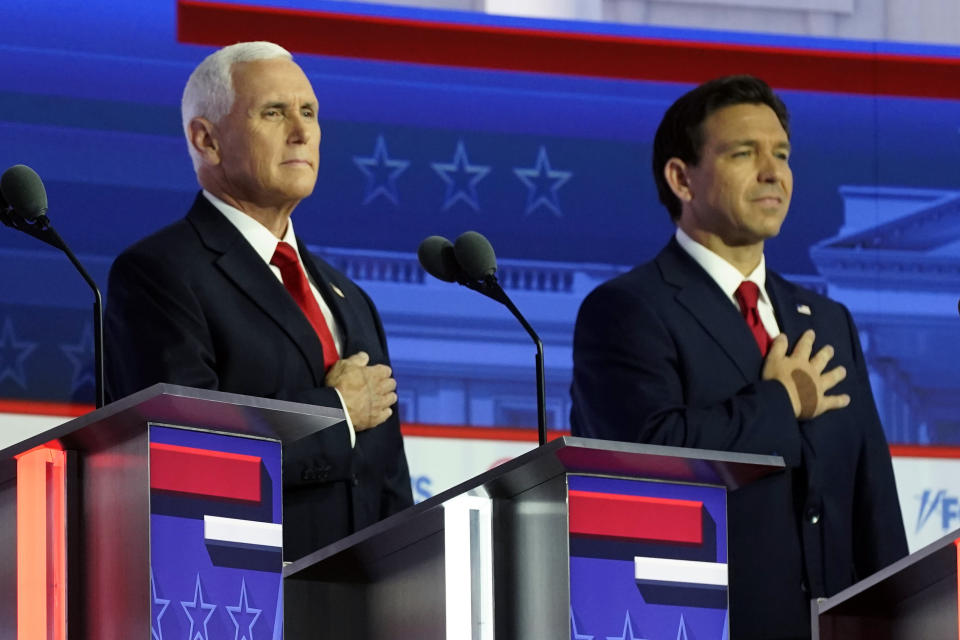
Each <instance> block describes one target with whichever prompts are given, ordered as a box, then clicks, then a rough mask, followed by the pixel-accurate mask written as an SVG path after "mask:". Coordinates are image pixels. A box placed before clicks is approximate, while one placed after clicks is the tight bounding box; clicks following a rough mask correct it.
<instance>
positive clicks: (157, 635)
mask: <svg viewBox="0 0 960 640" xmlns="http://www.w3.org/2000/svg"><path fill="white" fill-rule="evenodd" d="M150 597H151V598H152V599H153V603H152V604H151V608H153V607H156V605H160V613H157V614H155V615H152V616H151V618H150V637H151V638H153V640H163V629H162V628H161V627H160V618H162V617H163V614H164V613H166V611H167V607H168V606H170V601H169V600H166V599H164V598H158V597H157V585H156V583H155V582H154V581H153V567H150ZM153 610H154V611H155V610H156V609H153ZM154 622H156V626H154Z"/></svg>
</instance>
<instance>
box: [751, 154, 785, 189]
mask: <svg viewBox="0 0 960 640" xmlns="http://www.w3.org/2000/svg"><path fill="white" fill-rule="evenodd" d="M759 157H760V161H759V166H758V167H757V181H758V182H779V181H780V179H781V178H782V177H783V172H784V170H785V167H784V165H785V162H784V161H783V160H782V159H781V158H778V157H777V156H776V155H775V154H774V153H761V154H760V156H759Z"/></svg>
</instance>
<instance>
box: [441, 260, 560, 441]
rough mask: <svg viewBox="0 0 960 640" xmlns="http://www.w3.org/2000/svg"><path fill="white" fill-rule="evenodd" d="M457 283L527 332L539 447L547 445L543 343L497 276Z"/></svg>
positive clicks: (461, 280)
mask: <svg viewBox="0 0 960 640" xmlns="http://www.w3.org/2000/svg"><path fill="white" fill-rule="evenodd" d="M458 281H459V282H460V284H462V285H463V286H465V287H467V288H468V289H473V290H474V291H476V292H478V293H481V294H483V295H485V296H487V297H488V298H491V299H493V300H496V301H497V302H499V303H500V304H502V305H503V306H505V307H506V308H507V309H509V310H510V313H512V314H513V316H514V317H515V318H516V319H517V320H518V321H519V322H520V324H521V326H523V328H524V329H525V330H526V331H527V334H529V335H530V338H531V339H532V340H533V343H534V344H535V345H536V347H537V355H536V364H537V434H538V436H539V440H540V446H541V447H542V446H543V445H545V444H546V443H547V406H546V405H547V401H546V398H547V382H546V376H545V375H544V372H543V342H542V341H541V340H540V336H538V335H537V332H536V331H534V330H533V327H531V326H530V323H529V322H527V319H526V318H524V317H523V314H522V313H520V310H519V309H517V306H516V305H515V304H513V300H511V299H510V296H508V295H507V292H506V291H504V290H503V287H501V286H500V283H499V282H498V281H497V276H495V275H494V274H492V273H491V274H489V275H487V276H484V278H483V280H479V281H474V280H468V279H466V278H463V279H460V280H458Z"/></svg>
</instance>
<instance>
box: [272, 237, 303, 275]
mask: <svg viewBox="0 0 960 640" xmlns="http://www.w3.org/2000/svg"><path fill="white" fill-rule="evenodd" d="M299 262H300V261H299V260H298V259H297V252H296V250H294V248H293V247H292V246H291V245H290V244H288V243H286V242H278V243H277V248H276V250H275V251H274V252H273V257H272V258H270V264H272V265H273V266H275V267H278V268H279V269H280V270H281V271H282V270H283V269H284V268H285V267H287V266H289V265H291V264H296V263H299Z"/></svg>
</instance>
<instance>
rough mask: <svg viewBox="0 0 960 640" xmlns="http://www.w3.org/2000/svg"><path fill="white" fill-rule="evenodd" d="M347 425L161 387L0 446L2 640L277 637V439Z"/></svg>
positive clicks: (284, 405) (337, 415)
mask: <svg viewBox="0 0 960 640" xmlns="http://www.w3.org/2000/svg"><path fill="white" fill-rule="evenodd" d="M342 420H343V413H342V411H341V410H340V409H339V408H337V409H334V408H327V407H319V406H313V405H303V404H296V403H291V402H282V401H276V400H265V399H261V398H252V397H248V396H241V395H237V394H230V393H221V392H215V391H205V390H199V389H192V388H188V387H179V386H174V385H168V384H157V385H154V386H152V387H149V388H147V389H144V390H143V391H140V392H138V393H135V394H133V395H131V396H128V397H126V398H123V399H122V400H118V401H117V402H114V403H112V404H110V405H107V406H106V407H103V408H101V409H99V410H97V411H94V412H92V413H89V414H87V415H85V416H82V417H80V418H77V419H75V420H71V421H69V422H66V423H64V424H62V425H60V426H58V427H55V428H53V429H50V430H48V431H46V432H43V433H40V434H37V435H35V436H32V437H30V438H28V439H27V440H25V441H23V442H20V443H17V444H15V445H13V446H10V447H7V448H6V449H4V450H3V451H0V538H2V539H3V540H4V541H5V542H6V544H4V545H2V548H0V587H2V593H3V594H5V597H3V598H0V637H3V638H17V637H20V638H37V637H43V638H48V637H49V638H64V637H67V636H69V637H71V638H164V637H166V638H173V637H190V638H195V637H196V635H197V633H200V635H201V636H202V637H203V638H207V637H213V636H216V637H221V636H222V637H234V636H235V635H237V634H238V633H239V635H245V636H247V637H250V636H251V635H252V634H251V633H250V630H251V629H253V630H254V631H255V632H256V637H265V636H268V637H273V636H277V635H278V634H279V632H280V630H281V629H282V623H283V618H282V585H281V569H282V558H281V549H282V530H281V511H282V504H283V503H282V493H281V488H282V487H281V484H282V474H281V446H282V445H283V444H284V443H289V442H293V441H296V440H298V439H300V438H302V437H305V436H307V435H310V434H312V433H315V432H316V431H318V430H320V429H324V428H326V427H328V426H330V425H333V424H335V423H338V422H341V421H342ZM13 541H16V544H13ZM14 594H15V595H14ZM241 627H242V630H241Z"/></svg>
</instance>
